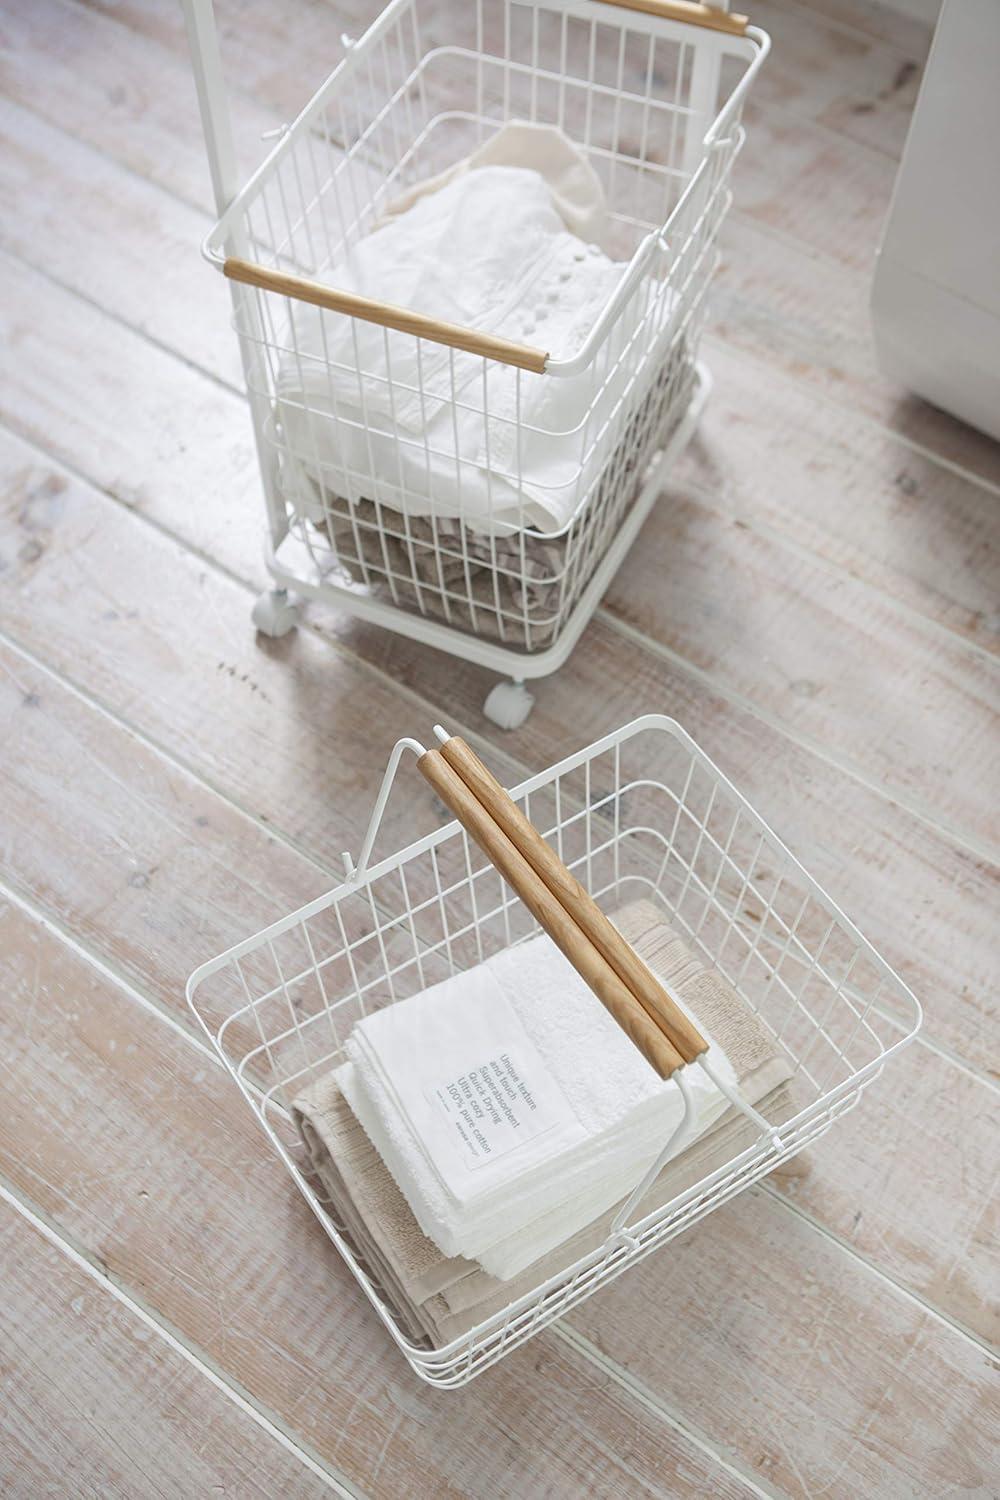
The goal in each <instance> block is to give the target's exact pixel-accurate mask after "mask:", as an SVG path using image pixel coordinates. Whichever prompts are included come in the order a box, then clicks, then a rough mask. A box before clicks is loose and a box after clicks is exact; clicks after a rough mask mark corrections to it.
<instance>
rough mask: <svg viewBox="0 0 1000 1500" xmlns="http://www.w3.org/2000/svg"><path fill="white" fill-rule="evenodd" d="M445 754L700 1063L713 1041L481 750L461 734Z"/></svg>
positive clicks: (648, 1008)
mask: <svg viewBox="0 0 1000 1500" xmlns="http://www.w3.org/2000/svg"><path fill="white" fill-rule="evenodd" d="M441 754H442V755H443V756H444V758H445V760H446V761H447V762H448V764H449V766H451V768H452V770H453V771H456V772H457V773H458V775H459V776H460V777H461V778H462V780H463V781H464V783H465V785H466V786H467V787H468V788H469V790H470V791H471V792H472V794H473V796H474V797H475V798H476V799H477V801H479V802H480V803H481V804H482V805H483V807H485V809H486V811H487V812H488V813H489V814H490V816H491V817H492V818H493V820H494V822H496V823H497V824H498V825H499V826H500V828H501V829H502V830H503V832H504V833H505V834H506V835H507V837H508V838H509V839H510V841H511V843H512V844H513V845H514V847H515V849H517V851H518V852H519V853H520V854H521V855H522V856H523V857H524V859H525V860H527V862H528V864H529V865H530V866H531V868H532V869H533V870H534V872H535V874H536V875H537V876H538V877H539V879H540V880H541V881H542V882H543V883H544V884H545V886H546V887H547V888H548V890H549V891H550V892H551V893H552V895H553V896H554V897H555V898H556V900H557V901H558V902H559V904H560V905H561V906H562V907H563V908H564V909H565V910H566V911H567V912H568V913H569V915H570V917H571V918H572V920H573V921H574V922H575V923H576V925H577V927H579V928H580V930H581V932H583V934H584V935H585V936H586V937H587V938H589V940H590V942H591V943H592V944H593V945H594V947H595V948H596V949H597V951H598V953H600V955H601V957H602V958H603V959H604V960H605V961H606V962H607V963H608V964H609V965H610V966H611V968H612V969H614V971H615V973H616V974H617V975H618V977H619V979H621V981H622V982H623V984H625V985H627V987H628V989H629V990H630V991H631V993H632V994H633V995H634V996H635V997H636V999H637V1000H638V1001H639V1003H640V1005H641V1006H642V1008H643V1010H644V1011H645V1012H646V1014H647V1015H648V1016H649V1017H650V1019H651V1020H652V1021H654V1022H655V1023H656V1025H657V1026H658V1027H659V1029H660V1030H661V1031H662V1032H663V1033H664V1035H665V1036H666V1037H667V1038H668V1039H669V1041H670V1043H671V1045H672V1046H673V1047H674V1049H675V1050H676V1051H677V1052H679V1053H680V1055H681V1057H682V1058H683V1059H684V1061H685V1062H686V1063H689V1062H694V1060H695V1058H696V1057H700V1056H701V1054H702V1053H703V1052H707V1051H708V1043H707V1042H706V1041H705V1038H704V1037H703V1036H702V1035H701V1033H700V1032H699V1030H698V1028H697V1027H696V1026H695V1025H694V1024H693V1022H691V1021H690V1020H689V1019H688V1017H687V1016H686V1015H685V1013H684V1012H683V1011H682V1010H681V1008H680V1006H679V1005H678V1004H677V1003H676V1001H675V1000H673V999H671V997H670V996H669V995H668V994H667V992H666V990H665V989H664V988H663V986H662V985H661V984H660V983H659V981H658V980H657V979H656V978H655V976H654V975H653V974H652V973H651V972H650V970H649V969H648V968H647V967H646V965H645V964H644V963H643V961H642V959H641V958H640V957H639V955H638V953H636V951H635V949H634V948H633V947H632V946H631V944H630V943H627V942H626V941H625V939H624V938H623V937H622V935H621V933H620V932H619V931H618V929H617V927H616V926H615V925H614V923H613V922H612V921H611V920H610V919H609V918H608V917H606V916H605V915H604V913H603V912H602V910H601V908H600V907H599V906H598V904H597V902H596V901H595V900H594V898H593V896H591V894H590V892H589V891H587V890H586V889H585V888H584V887H583V886H582V885H581V884H580V882H579V881H578V880H577V878H576V876H575V875H574V874H573V873H572V871H570V870H568V869H567V868H566V866H565V865H564V864H563V862H562V860H561V859H560V858H559V856H558V854H556V852H555V850H554V849H552V848H551V847H550V846H549V845H548V844H547V843H546V842H545V840H544V839H543V838H542V835H541V834H540V833H539V832H538V829H537V828H536V827H535V825H534V824H533V823H532V822H531V821H530V820H529V819H528V818H526V817H525V815H524V813H523V812H522V811H521V809H520V808H519V807H518V805H517V803H516V802H515V801H514V799H513V797H511V796H510V794H509V793H508V792H506V791H505V790H504V788H503V787H502V786H501V785H500V783H499V781H497V779H496V777H495V776H494V775H493V773H492V772H491V771H489V770H488V769H487V767H486V766H484V765H483V763H482V761H481V760H480V759H479V756H478V755H477V754H476V752H475V751H474V750H473V749H472V748H471V747H470V746H469V745H467V744H466V742H465V740H463V739H461V738H460V737H459V736H458V735H452V737H451V738H450V739H448V740H445V742H444V744H442V746H441Z"/></svg>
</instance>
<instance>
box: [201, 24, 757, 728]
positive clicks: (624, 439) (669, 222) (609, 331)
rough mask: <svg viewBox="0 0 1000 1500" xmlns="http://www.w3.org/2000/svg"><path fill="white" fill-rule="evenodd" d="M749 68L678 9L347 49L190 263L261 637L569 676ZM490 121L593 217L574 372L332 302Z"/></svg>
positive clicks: (738, 52) (667, 357)
mask: <svg viewBox="0 0 1000 1500" xmlns="http://www.w3.org/2000/svg"><path fill="white" fill-rule="evenodd" d="M186 3H187V5H188V11H189V19H190V18H191V16H192V15H193V16H194V19H193V20H192V22H191V34H192V41H193V45H194V53H195V64H196V72H197V73H198V76H199V79H200V81H201V84H202V88H201V93H202V102H203V109H204V113H205V122H206V134H207V136H208V139H209V146H210V153H211V152H212V151H213V144H214V143H215V138H216V137H217V136H218V134H219V132H220V131H221V130H222V129H223V121H224V115H223V110H222V105H221V102H220V97H219V96H220V87H221V86H220V85H219V82H218V76H217V73H218V70H217V68H214V67H213V66H212V64H211V54H212V49H213V46H214V36H212V35H211V31H210V28H209V27H208V25H207V22H206V20H205V14H206V12H205V7H206V4H207V3H208V0H186ZM209 13H210V12H209ZM199 15H200V16H201V24H200V25H199V24H198V17H199ZM768 45H769V43H768V39H767V37H766V35H765V34H764V33H763V32H761V31H759V30H757V29H755V28H753V27H749V26H747V25H746V19H745V17H735V16H730V15H729V14H728V13H727V12H726V11H725V10H711V9H710V8H709V7H706V6H702V5H696V4H688V3H684V0H637V3H635V4H631V3H627V0H474V3H470V4H466V5H457V4H456V5H454V6H452V7H450V8H448V9H447V10H444V11H443V10H442V8H441V6H440V4H439V3H437V0H435V3H433V4H432V3H430V0H392V3H391V4H389V5H388V6H387V7H386V9H385V10H384V12H383V13H382V15H381V16H380V18H379V19H378V20H377V21H376V22H375V23H374V24H373V25H372V26H371V27H370V28H369V30H368V31H366V32H365V34H364V36H363V37H362V38H361V39H360V40H358V41H357V42H351V41H348V40H346V39H345V46H346V49H347V50H346V56H345V57H344V59H343V60H342V61H341V62H340V63H339V65H338V66H337V67H336V68H335V69H334V70H333V72H332V73H331V74H330V76H329V78H328V79H327V81H326V82H325V83H324V84H323V86H322V87H321V88H320V89H319V91H318V92H317V93H316V95H315V96H314V97H313V99H312V100H311V101H310V102H309V103H308V104H307V105H306V107H305V108H304V109H303V111H302V113H301V114H300V115H299V116H298V118H297V119H296V120H295V121H294V123H293V124H291V125H290V126H288V127H287V128H286V129H285V130H284V133H283V135H282V137H281V139H280V141H279V143H278V144H277V146H276V147H275V148H274V149H273V151H272V152H271V153H270V155H269V156H268V157H267V159H266V160H265V162H264V163H263V165H262V166H261V167H260V169H259V170H258V171H257V172H256V173H255V174H254V175H253V177H252V178H251V179H250V180H249V181H248V182H247V183H246V184H245V185H244V186H243V187H242V188H241V190H240V191H239V192H237V193H236V194H235V197H233V198H232V201H231V202H230V201H229V199H230V197H232V195H231V194H228V195H227V194H225V193H223V194H222V195H221V196H222V198H223V200H224V201H225V202H226V203H227V204H228V206H227V207H226V210H225V212H224V213H223V214H222V217H221V218H220V220H219V222H218V223H217V224H216V226H215V228H214V229H213V230H212V232H211V234H210V235H209V236H208V238H207V240H206V243H205V253H206V255H207V257H208V258H209V260H210V261H211V262H212V263H213V264H215V265H216V266H218V267H219V268H220V269H221V270H223V271H224V272H225V273H226V274H227V275H228V276H229V277H230V278H231V280H232V281H233V285H234V293H235V298H236V310H235V326H236V329H237V332H238V335H239V338H240V342H241V346H242V352H243V360H244V369H245V373H246V378H247V384H248V388H249V392H250V397H251V406H252V411H253V417H254V423H255V429H256V436H257V444H258V451H259V454H260V458H261V466H262V474H263V482H264V488H265V492H266V496H267V503H268V515H269V538H268V564H269V567H270V571H271V573H272V576H273V578H274V580H275V582H276V584H277V590H276V591H275V593H274V594H273V595H270V596H265V597H264V598H263V600H261V601H259V602H258V606H257V610H256V613H255V619H256V621H257V623H258V625H259V626H260V627H261V628H262V629H264V630H266V631H268V633H270V634H274V635H277V634H283V633H284V631H285V630H287V629H290V628H291V626H292V624H293V623H294V621H295V609H294V607H293V605H292V603H291V602H290V599H289V591H292V593H293V594H303V595H307V596H309V595H312V596H322V597H324V598H325V599H327V600H328V601H329V602H331V603H333V604H335V605H336V606H337V607H338V608H341V609H344V610H347V611H350V612H352V613H354V614H356V615H359V616H361V617H362V618H365V619H367V620H371V621H374V622H377V623H379V624H381V625H384V626H388V627H389V628H392V629H395V630H400V631H404V632H406V633H407V634H408V635H410V636H413V637H415V638H417V639H419V640H422V641H425V642H427V643H429V644H431V645H434V646H438V647H442V648H444V649H446V650H449V651H452V652H455V653H456V654H458V655H461V656H465V657H467V658H469V659H471V660H474V661H477V662H478V663H479V664H480V665H484V666H488V667H492V668H493V669H495V670H498V671H500V672H504V673H507V674H509V675H510V676H511V677H513V678H514V680H515V681H516V682H522V681H523V679H525V678H530V677H537V676H542V675H544V674H546V673H548V672H551V671H553V670H554V669H555V668H556V667H558V666H559V665H560V664H561V662H562V661H564V660H565V658H566V656H567V655H568V654H569V652H570V650H571V649H572V647H573V645H574V644H575V642H576V640H577V638H578V637H579V634H580V632H581V630H582V629H583V627H584V625H585V623H586V621H587V619H588V618H589V616H590V614H591V613H592V611H593V609H594V608H595V607H596V604H597V602H598V600H599V598H600V595H601V593H602V592H603V591H604V589H605V588H606V587H607V584H608V581H609V580H610V578H611V576H612V575H613V573H614V571H615V569H616V568H617V567H618V565H619V563H620V562H621V560H622V558H623V557H624V554H625V552H626V551H627V549H628V547H629V545H630V543H631V541H632V540H633V538H634V537H635V535H636V533H637V531H638V529H639V527H640V526H641V524H642V521H643V519H644V518H645V516H646V514H647V513H648V511H649V508H650V506H651V505H652V503H653V501H654V499H655V497H656V495H657V494H658V493H659V491H660V490H661V489H662V486H663V483H664V478H665V473H666V469H667V468H668V467H669V465H670V464H671V463H672V462H673V460H674V458H675V457H676V456H677V454H678V453H679V452H680V450H681V449H682V447H683V445H684V443H685V442H686V441H687V439H688V437H689V436H690V434H691V432H692V431H693V429H694V427H695V425H696V422H697V418H698V414H699V412H700V409H701V405H702V403H703V401H704V399H705V397H706V395H707V390H708V380H707V375H706V373H705V371H704V370H703V369H702V368H701V367H700V366H699V365H698V362H697V351H698V344H699V337H700V332H701V326H702V321H703V318H704V313H705V292H706V289H707V287H708V284H709V281H710V279H711V275H712V272H713V270H714V267H715V265H716V261H717V258H718V248H717V242H718V234H719V228H720V225H721V224H722V221H723V218H724V216H725V213H726V211H727V208H728V206H729V202H730V191H729V178H730V173H731V170H732V166H733V162H734V160H735V158H736V156H737V154H738V152H739V149H740V146H741V143H742V141H743V127H742V125H741V123H740V118H741V112H742V107H743V102H744V99H745V97H746V94H747V91H748V89H749V87H750V85H751V83H752V81H753V78H754V76H755V74H756V72H757V70H758V68H759V67H760V65H761V62H762V61H763V58H764V56H765V55H766V52H767V49H768ZM514 121H527V122H530V123H532V124H534V125H547V126H554V127H558V128H559V129H560V130H562V131H563V132H564V133H565V134H566V135H567V136H569V137H570V138H571V139H572V140H573V141H574V142H575V144H576V145H577V146H578V148H579V149H580V150H581V151H582V153H583V155H584V157H585V159H586V161H587V162H588V163H589V165H590V166H591V167H592V168H593V170H594V171H595V172H596V174H597V177H598V178H599V180H600V183H601V186H602V188H603V193H604V197H605V199H606V202H607V207H608V217H607V228H606V232H605V234H604V243H603V244H602V247H601V248H602V250H606V251H607V253H608V254H609V255H610V256H611V257H612V259H613V260H614V261H615V262H617V263H619V264H620V267H621V270H620V274H619V276H618V277H617V279H616V281H615V283H614V285H613V288H612V290H611V291H610V293H609V295H608V297H607V300H606V301H605V302H604V304H603V306H602V307H601V309H600V310H599V311H598V312H597V313H596V315H595V317H594V319H593V322H592V324H590V326H588V327H586V328H585V329H583V330H582V331H580V332H579V334H578V337H577V339H576V342H575V346H574V347H569V348H555V349H548V348H545V347H541V346H539V345H536V343H535V342H534V341H529V340H528V334H527V332H525V334H524V340H523V341H520V342H516V341H511V340H509V339H504V338H500V337H496V336H492V335H491V334H489V333H487V332H484V331H483V330H482V329H477V328H470V327H463V326H460V325H459V324H454V323H448V322H446V321H442V320H441V319H440V317H431V316H427V315H425V314H424V313H423V312H422V310H421V309H420V308H419V307H400V306H398V305H395V304H394V303H392V302H391V301H378V300H372V299H370V298H366V297H364V296H360V295H357V294H356V293H353V292H351V291H345V290H343V289H342V287H340V288H338V276H339V277H340V279H341V281H343V280H344V277H345V269H344V268H345V265H346V264H347V263H348V257H349V256H350V254H351V253H352V252H353V250H354V249H355V247H357V245H358V243H359V241H360V240H361V239H362V238H363V237H364V236H366V235H368V234H369V233H370V232H371V231H372V230H373V229H374V228H376V227H378V226H379V225H380V224H383V223H384V222H385V218H386V215H387V213H389V212H390V211H391V210H392V208H393V206H394V205H395V204H396V203H398V201H399V199H400V195H402V194H404V193H405V192H407V191H408V190H412V188H413V187H414V185H415V184H418V183H421V182H425V181H426V180H428V179H431V178H433V177H435V175H436V174H438V173H440V172H441V170H442V169H443V168H447V167H448V166H449V165H450V164H452V163H454V162H455V161H456V160H458V159H460V158H463V157H464V156H465V155H466V154H467V153H468V152H470V151H471V150H474V149H476V148H479V147H482V146H483V144H484V143H486V142H489V141H490V140H491V139H492V138H494V137H495V136H496V134H497V132H498V131H499V130H500V129H501V127H503V126H504V125H505V124H508V123H509V122H514ZM583 254H584V249H583V247H582V242H581V249H580V256H581V257H582V256H583ZM544 315H545V309H544V308H542V309H541V310H540V311H538V312H537V316H538V317H539V318H541V317H543V316H544ZM533 332H534V334H535V336H536V338H537V339H538V340H539V341H540V340H541V339H542V337H543V334H544V323H542V322H539V324H538V326H537V327H536V328H535V329H534V330H533ZM555 382H557V383H558V384H559V386H560V388H561V389H560V391H559V393H558V400H559V401H560V402H562V405H561V406H559V407H558V411H557V414H556V415H552V411H553V408H554V407H555V405H556V397H555V396H554V395H553V390H552V388H553V383H555ZM404 413H409V414H410V415H409V416H408V417H406V418H405V420H404V415H403V414H404ZM411 418H412V422H413V424H414V425H412V426H410V425H408V423H410V419H411ZM543 452H544V453H545V454H547V455H550V456H551V455H552V454H553V453H557V454H558V464H557V465H552V464H550V465H548V467H546V468H545V470H544V476H543V472H542V467H540V465H539V461H538V455H539V454H541V453H543ZM555 468H557V469H558V474H556V473H555V472H554V470H555ZM529 497H530V505H529ZM540 509H541V510H544V512H545V515H546V517H547V518H548V519H547V520H546V522H545V525H544V527H542V528H540V526H539V524H538V523H537V522H536V521H532V522H531V523H530V524H529V522H528V520H527V517H528V516H529V514H531V515H534V514H535V513H536V512H537V511H538V510H540ZM529 708H530V697H528V696H527V695H526V693H522V694H521V695H520V696H518V695H511V694H507V695H502V696H501V700H499V702H495V703H494V704H493V706H492V708H491V709H490V710H488V711H489V712H490V713H491V717H493V718H495V719H496V720H497V722H503V723H504V727H513V724H514V723H516V722H519V720H520V719H521V718H523V717H524V715H525V714H526V712H527V711H528V709H529Z"/></svg>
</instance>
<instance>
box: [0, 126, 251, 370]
mask: <svg viewBox="0 0 1000 1500" xmlns="http://www.w3.org/2000/svg"><path fill="white" fill-rule="evenodd" d="M210 227H211V220H210V219H209V217H208V215H207V214H203V213H200V212H199V211H198V210H196V209H194V208H191V207H189V205H188V204H186V203H184V202H181V201H180V200H178V199H177V198H176V197H174V196H173V195H172V194H170V193H167V192H165V191H164V190H163V189H162V188H160V187H157V186H156V184H155V183H151V182H149V181H147V180H146V179H144V178H142V177H140V176H138V175H137V174H136V173H135V172H130V171H128V170H127V169H125V168H123V167H121V166H119V165H118V164H117V163H116V162H114V161H112V160H111V159H110V158H109V157H107V156H105V155H104V153H103V152H101V151H98V150H96V149H95V148H94V147H92V146H88V145H86V144H84V143H83V142H82V141H80V140H79V139H78V138H77V136H76V135H75V134H70V133H68V132H67V131H65V130H59V129H57V128H56V127H55V126H52V125H50V124H48V123H47V122H46V121H45V120H44V119H42V118H41V117H40V116H39V115H38V114H36V113H35V112H34V111H33V110H29V109H24V108H22V107H21V106H20V105H17V104H14V103H12V102H11V101H10V100H8V99H4V98H0V245H2V246H3V248H4V249H5V250H8V251H10V252H12V253H13V254H15V255H17V256H18V257H19V258H20V259H21V260H23V261H26V262H28V263H29V264H30V263H36V262H37V261H38V247H39V245H41V244H44V246H45V255H44V271H45V274H46V275H47V276H49V277H51V278H53V279H54V280H55V281H58V282H59V283H60V284H61V285H64V286H67V287H69V288H71V289H72V290H73V291H75V292H78V293H80V294H81V295H82V296H84V297H86V298H87V300H88V301H89V302H91V303H95V304H96V305H97V306H98V307H100V308H102V309H104V310H106V311H108V312H112V313H113V314H114V315H115V316H116V317H118V318H120V319H121V320H122V321H123V322H125V323H127V324H128V325H129V326H130V327H132V328H135V329H137V330H138V331H139V332H141V333H144V334H145V335H146V336H147V337H148V338H151V339H153V340H155V341H156V342H157V343H159V344H161V345H165V346H166V347H167V348H169V349H171V350H172V351H173V352H174V353H176V354H179V355H181V356H182V357H183V358H184V359H186V360H189V361H190V362H191V363H192V364H195V365H198V366H199V367H200V368H201V369H203V370H205V371H206V372H208V373H210V374H212V375H214V376H215V377H216V378H217V379H218V380H221V381H224V382H226V383H227V384H230V385H232V386H233V387H234V388H238V389H240V390H242V373H241V369H240V358H239V349H238V346H237V342H236V339H235V338H234V337H233V334H232V330H231V328H230V326H229V319H230V313H231V308H230V305H229V297H228V294H227V290H226V287H225V285H224V283H223V281H222V278H221V277H220V276H218V275H213V274H212V273H211V272H210V270H209V267H208V266H207V265H206V264H205V262H204V261H203V260H202V259H201V257H200V255H198V253H197V249H198V245H199V244H200V242H201V240H202V239H204V237H205V235H206V234H207V233H208V231H209V229H210ZM153 266H156V267H157V273H156V282H157V288H156V295H155V296H150V285H149V278H150V270H151V268H152V267H153Z"/></svg>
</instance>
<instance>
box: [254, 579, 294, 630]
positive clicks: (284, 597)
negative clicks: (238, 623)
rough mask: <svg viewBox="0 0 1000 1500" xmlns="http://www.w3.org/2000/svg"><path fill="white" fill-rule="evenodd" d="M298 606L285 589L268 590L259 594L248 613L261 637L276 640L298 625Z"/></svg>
mask: <svg viewBox="0 0 1000 1500" xmlns="http://www.w3.org/2000/svg"><path fill="white" fill-rule="evenodd" d="M300 612H301V611H300V605H299V603H298V601H297V600H295V599H293V598H292V596H291V594H289V592H288V590H287V589H268V591H267V593H266V594H261V595H260V597H259V598H258V599H257V601H256V603H255V604H254V607H253V609H252V610H251V613H250V618H251V619H252V620H253V622H254V624H255V625H256V627H257V629H258V630H259V631H260V633H261V635H269V636H271V637H272V638H273V639H275V640H277V638H278V637H279V636H282V635H287V634H288V632H289V631H290V630H294V628H295V626H296V625H297V624H298V623H299V614H300Z"/></svg>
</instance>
